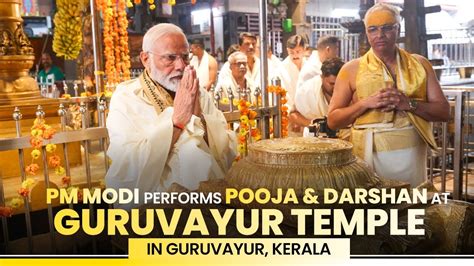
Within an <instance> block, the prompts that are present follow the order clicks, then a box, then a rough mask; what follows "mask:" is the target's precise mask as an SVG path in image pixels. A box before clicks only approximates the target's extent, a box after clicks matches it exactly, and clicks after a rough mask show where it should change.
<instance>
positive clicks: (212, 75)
mask: <svg viewBox="0 0 474 266" xmlns="http://www.w3.org/2000/svg"><path fill="white" fill-rule="evenodd" d="M191 53H192V54H193V57H192V58H191V61H190V62H189V64H190V65H191V66H193V67H194V69H195V70H196V75H197V77H198V79H199V84H200V85H201V87H203V88H205V89H206V90H209V89H210V88H211V85H213V84H214V83H215V82H216V80H217V61H216V59H215V58H214V57H213V56H212V55H210V54H208V53H207V52H206V50H204V43H203V42H202V41H201V40H198V39H196V40H194V41H193V42H192V44H191Z"/></svg>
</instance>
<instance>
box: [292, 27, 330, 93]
mask: <svg viewBox="0 0 474 266" xmlns="http://www.w3.org/2000/svg"><path fill="white" fill-rule="evenodd" d="M338 56H339V38H337V37H334V36H329V35H328V36H323V37H321V38H319V40H318V44H317V46H316V51H313V52H312V54H311V56H310V57H309V58H308V60H307V61H306V63H305V64H304V66H303V68H302V69H301V71H300V74H299V76H298V83H297V85H296V87H297V88H299V87H301V86H303V84H304V83H305V82H306V81H307V80H309V79H311V78H313V77H314V76H316V75H321V64H322V62H324V61H325V60H327V59H331V58H334V57H338Z"/></svg>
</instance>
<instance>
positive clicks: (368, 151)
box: [352, 126, 427, 187]
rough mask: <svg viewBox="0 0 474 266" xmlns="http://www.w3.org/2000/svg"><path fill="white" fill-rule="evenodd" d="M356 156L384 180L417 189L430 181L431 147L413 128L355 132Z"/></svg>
mask: <svg viewBox="0 0 474 266" xmlns="http://www.w3.org/2000/svg"><path fill="white" fill-rule="evenodd" d="M352 143H353V144H354V153H355V154H356V155H358V156H359V157H361V158H362V159H364V161H365V162H367V164H368V165H369V166H370V167H371V168H372V169H373V170H374V171H375V172H376V173H377V174H378V175H379V176H381V177H384V178H389V179H395V180H399V181H403V182H406V183H409V184H410V185H411V186H412V187H416V186H418V185H420V184H421V183H423V182H424V181H425V179H426V154H427V145H426V144H425V142H424V141H423V139H422V138H421V137H420V135H419V134H418V132H417V131H416V129H415V128H414V127H413V126H408V127H404V128H365V129H356V128H353V129H352Z"/></svg>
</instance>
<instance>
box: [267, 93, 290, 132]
mask: <svg viewBox="0 0 474 266" xmlns="http://www.w3.org/2000/svg"><path fill="white" fill-rule="evenodd" d="M268 92H269V93H276V94H279V95H280V110H281V137H282V138H284V137H288V122H289V120H288V106H286V103H287V102H288V100H287V99H286V90H285V89H283V88H282V87H280V86H273V85H272V86H268ZM271 131H273V130H271Z"/></svg>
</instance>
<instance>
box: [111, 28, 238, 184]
mask: <svg viewBox="0 0 474 266" xmlns="http://www.w3.org/2000/svg"><path fill="white" fill-rule="evenodd" d="M142 49H143V51H142V52H141V53H140V59H141V60H142V63H143V65H144V66H145V71H144V73H143V74H142V75H141V76H140V77H139V78H138V79H134V80H130V81H127V82H124V83H122V84H120V85H119V86H118V87H117V89H116V91H115V93H114V95H113V97H112V100H111V104H110V112H109V116H108V118H107V129H108V131H109V136H110V147H109V149H108V151H107V155H108V156H109V157H110V158H111V160H112V164H111V167H110V169H109V171H108V172H107V175H106V183H107V186H108V187H111V188H115V189H118V188H129V189H134V188H139V189H140V190H141V192H144V191H166V190H168V189H169V188H170V186H171V184H172V183H178V184H180V185H182V186H184V187H186V188H187V189H190V190H194V189H197V188H198V186H199V182H200V181H205V180H208V179H213V178H223V177H224V174H225V172H226V171H227V169H228V167H229V166H230V164H231V163H232V161H233V159H234V158H235V155H236V137H235V134H234V133H233V132H232V131H228V130H227V124H226V120H225V118H224V116H223V114H222V113H221V112H220V111H219V110H217V108H216V107H215V106H214V104H213V102H212V100H211V99H210V97H209V95H208V93H206V92H205V91H204V90H200V89H199V82H198V80H197V79H196V72H195V70H194V69H193V68H192V67H191V66H187V64H188V62H189V58H188V51H189V47H188V42H187V40H186V37H185V35H184V34H183V32H182V30H181V29H180V28H178V27H176V26H175V25H172V24H165V23H163V24H158V25H156V26H154V27H152V28H151V29H150V30H148V32H147V33H146V34H145V36H144V38H143V46H142Z"/></svg>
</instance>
